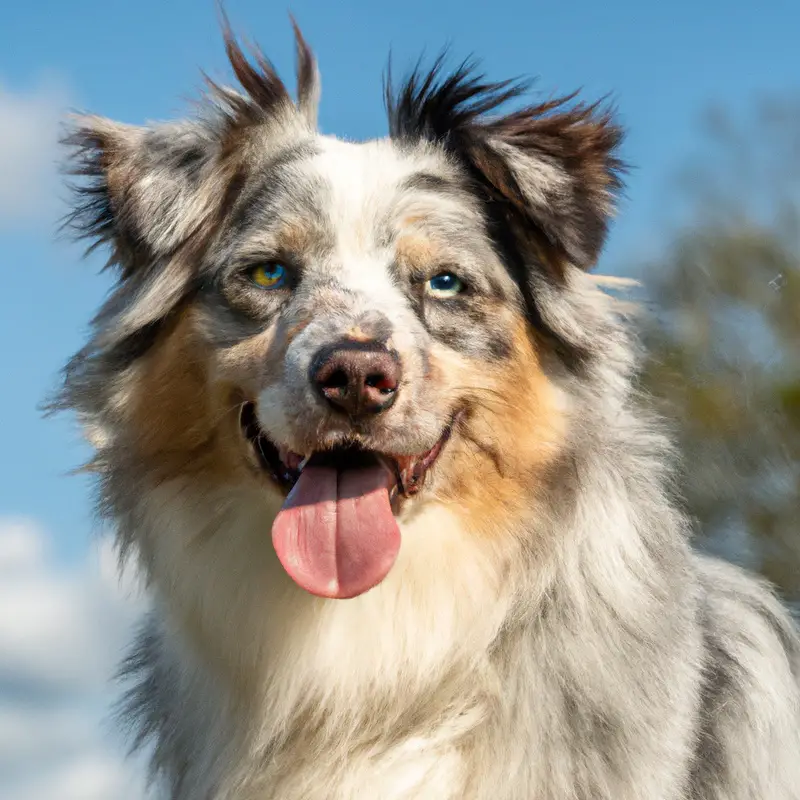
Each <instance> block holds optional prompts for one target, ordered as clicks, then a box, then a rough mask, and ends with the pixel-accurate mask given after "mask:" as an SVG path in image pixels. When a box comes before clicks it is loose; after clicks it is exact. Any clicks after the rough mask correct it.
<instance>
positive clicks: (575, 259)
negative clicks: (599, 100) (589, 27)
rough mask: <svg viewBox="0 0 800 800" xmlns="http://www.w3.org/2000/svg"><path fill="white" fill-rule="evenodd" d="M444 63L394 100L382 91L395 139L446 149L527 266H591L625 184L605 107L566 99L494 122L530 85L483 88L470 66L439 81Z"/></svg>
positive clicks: (559, 270)
mask: <svg viewBox="0 0 800 800" xmlns="http://www.w3.org/2000/svg"><path fill="white" fill-rule="evenodd" d="M441 66H442V59H439V60H438V61H437V62H436V64H435V65H434V67H433V69H432V70H431V71H430V72H429V73H428V74H427V75H422V74H420V73H419V72H415V73H414V74H413V75H412V76H411V77H410V78H409V79H408V80H407V81H406V83H405V84H404V85H403V86H402V87H401V89H400V91H399V92H398V93H397V94H395V93H394V92H393V91H392V90H391V86H387V92H386V96H387V105H388V110H389V119H390V131H391V134H392V136H393V137H396V138H401V139H402V138H405V139H409V138H422V139H427V140H429V141H433V142H436V143H438V144H440V145H442V146H443V147H444V148H445V149H446V150H447V151H448V152H449V153H451V154H452V155H453V156H454V157H455V158H456V159H457V160H458V161H459V162H460V163H461V164H462V166H464V167H465V168H466V169H467V171H468V173H469V174H470V177H471V178H472V180H473V183H474V187H475V189H476V190H477V191H478V192H479V193H481V194H482V195H483V196H484V199H485V201H486V209H487V213H488V216H489V218H490V221H491V222H492V223H494V225H495V227H497V226H498V225H500V226H501V227H502V229H503V230H504V231H505V232H507V233H511V235H512V237H513V238H514V240H515V246H516V247H517V249H518V250H520V251H521V253H520V256H521V257H522V259H523V260H524V261H526V262H527V261H528V260H529V259H530V258H535V259H536V260H537V261H538V262H539V263H540V264H541V266H542V267H544V268H545V269H546V270H547V272H549V273H550V274H551V276H552V277H561V278H563V276H564V273H565V271H566V269H567V265H568V264H569V265H572V266H573V267H577V268H579V269H583V270H587V269H590V268H591V267H592V266H593V265H594V263H595V261H596V260H597V257H598V255H599V253H600V250H601V248H602V246H603V243H604V240H605V236H606V232H607V229H608V223H609V220H610V218H611V216H612V214H613V210H614V201H615V197H616V195H617V194H618V192H619V191H620V189H621V185H622V183H621V172H622V170H623V165H622V163H621V161H620V160H619V159H618V157H617V154H616V153H617V149H618V147H619V145H620V143H621V140H622V130H621V129H620V128H619V127H618V126H617V125H616V124H615V123H614V121H613V119H612V115H611V113H610V111H608V110H606V109H603V108H601V107H600V106H599V105H598V104H595V105H584V104H581V103H573V102H572V101H573V100H574V97H575V96H574V95H572V96H569V97H566V98H561V99H557V100H551V101H548V102H544V103H541V104H539V105H533V106H527V107H524V108H521V109H519V110H516V111H512V112H510V113H508V114H506V115H501V116H491V114H492V112H495V111H497V110H498V109H499V107H500V106H502V105H504V104H505V103H506V102H508V101H510V100H514V99H517V98H518V97H520V96H521V95H522V93H523V92H524V90H525V88H526V86H525V85H523V84H514V83H510V82H506V83H487V82H484V81H483V79H482V78H481V76H474V75H473V74H472V68H471V66H470V65H463V66H462V67H461V68H460V69H459V70H457V71H456V72H455V73H453V74H452V75H450V76H448V77H442V75H441Z"/></svg>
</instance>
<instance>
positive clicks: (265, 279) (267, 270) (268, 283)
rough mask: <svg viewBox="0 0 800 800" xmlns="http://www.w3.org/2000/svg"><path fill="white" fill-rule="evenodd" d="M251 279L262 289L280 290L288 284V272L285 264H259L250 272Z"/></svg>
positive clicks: (271, 262) (270, 262) (273, 262)
mask: <svg viewBox="0 0 800 800" xmlns="http://www.w3.org/2000/svg"><path fill="white" fill-rule="evenodd" d="M250 278H251V279H252V281H253V283H255V284H256V286H259V287H261V288H262V289H280V288H281V287H282V286H284V285H285V284H286V278H287V270H286V267H284V266H283V264H278V263H277V262H276V261H268V262H267V263H266V264H258V265H257V266H255V267H253V268H252V269H251V270H250Z"/></svg>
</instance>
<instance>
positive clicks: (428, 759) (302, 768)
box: [242, 737, 464, 800]
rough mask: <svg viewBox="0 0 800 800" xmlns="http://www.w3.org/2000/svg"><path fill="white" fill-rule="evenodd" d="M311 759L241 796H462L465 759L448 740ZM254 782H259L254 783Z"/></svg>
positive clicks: (435, 799)
mask: <svg viewBox="0 0 800 800" xmlns="http://www.w3.org/2000/svg"><path fill="white" fill-rule="evenodd" d="M333 757H335V754H333V753H332V754H328V755H326V756H323V757H321V758H319V759H316V760H315V761H314V762H311V761H307V760H305V759H302V760H301V761H299V762H296V769H295V770H292V769H289V770H288V771H287V772H286V773H284V774H283V775H282V776H281V777H280V778H279V779H278V780H277V781H274V782H273V781H271V780H270V779H269V778H267V781H266V782H265V783H266V784H267V786H268V788H267V786H265V785H264V784H261V786H262V787H263V788H261V789H259V790H257V791H255V792H254V793H252V794H248V795H247V797H246V798H242V800H362V799H363V798H369V799H370V800H455V798H458V797H461V796H462V788H463V786H464V763H463V759H462V756H461V754H460V753H459V752H458V750H457V748H456V747H455V746H454V745H452V744H444V743H442V742H438V741H436V740H435V739H434V738H425V737H413V738H408V739H406V740H405V741H403V742H400V743H398V744H397V745H395V746H393V747H390V748H387V749H384V750H383V751H382V752H375V751H374V750H372V751H371V750H368V749H365V750H363V751H361V752H357V753H352V752H350V753H347V754H344V753H342V756H341V758H340V760H339V761H338V763H332V760H333ZM259 783H261V782H260V781H259Z"/></svg>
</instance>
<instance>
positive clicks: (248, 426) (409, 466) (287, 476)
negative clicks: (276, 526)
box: [240, 402, 460, 497]
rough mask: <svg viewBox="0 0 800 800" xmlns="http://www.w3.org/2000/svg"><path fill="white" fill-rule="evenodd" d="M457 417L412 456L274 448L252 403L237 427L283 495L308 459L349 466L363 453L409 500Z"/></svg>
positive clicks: (247, 406) (241, 414) (417, 489)
mask: <svg viewBox="0 0 800 800" xmlns="http://www.w3.org/2000/svg"><path fill="white" fill-rule="evenodd" d="M459 416H460V415H459V414H455V415H454V416H453V417H452V419H451V421H450V423H449V424H448V425H447V426H446V427H445V429H444V431H443V432H442V435H441V436H440V438H439V440H438V441H437V442H436V444H434V446H433V447H431V448H430V450H427V451H426V452H424V453H420V454H418V455H412V456H396V455H392V454H390V453H380V452H373V451H365V450H362V449H361V448H359V447H357V446H355V447H350V448H336V449H334V450H329V451H317V452H315V453H311V454H310V455H301V454H299V453H295V452H293V451H291V450H289V449H288V448H285V447H277V446H276V445H275V444H274V443H273V442H272V441H271V440H270V439H269V437H268V436H267V435H266V434H265V433H264V431H263V430H262V428H261V426H260V425H259V423H258V417H257V415H256V410H255V404H254V403H252V402H250V403H245V404H243V406H242V409H241V413H240V425H241V428H242V432H243V433H244V436H245V438H246V439H247V440H248V441H249V442H250V443H251V445H252V446H253V449H254V450H255V453H256V455H257V457H258V459H259V461H260V463H261V466H262V468H263V469H264V471H266V472H267V473H268V474H269V476H270V477H271V478H272V480H273V481H274V482H275V483H277V484H278V485H279V486H280V487H281V488H282V489H284V490H285V491H286V492H288V491H289V490H291V488H292V487H293V486H294V484H295V483H296V482H297V480H298V479H299V477H300V473H301V472H302V471H303V469H304V468H305V466H306V465H307V464H308V462H309V460H311V459H312V458H313V459H315V460H319V459H320V458H322V459H324V460H325V461H330V462H332V463H334V464H336V463H339V464H341V463H353V461H354V460H355V461H357V460H358V458H359V456H360V454H362V453H363V455H364V456H371V457H373V458H374V457H377V458H379V459H380V460H382V461H384V462H385V463H387V464H388V465H389V467H390V468H391V469H392V471H393V472H394V474H395V476H396V479H397V490H398V493H399V494H402V495H404V496H406V497H411V496H413V495H415V494H417V493H418V492H419V491H420V489H422V487H423V485H424V482H425V476H426V475H427V472H428V470H429V469H430V468H431V467H432V466H433V464H434V463H435V461H436V459H437V458H438V457H439V454H440V453H441V451H442V449H443V448H444V446H445V444H446V443H447V441H448V439H449V438H450V436H451V434H452V431H453V427H454V425H455V422H456V421H457V419H458V417H459Z"/></svg>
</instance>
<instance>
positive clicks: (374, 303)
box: [58, 23, 800, 800]
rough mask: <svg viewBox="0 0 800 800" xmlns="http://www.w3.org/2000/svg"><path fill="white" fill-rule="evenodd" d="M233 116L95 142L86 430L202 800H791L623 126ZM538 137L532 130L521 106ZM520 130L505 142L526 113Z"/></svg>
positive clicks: (795, 664) (148, 718)
mask: <svg viewBox="0 0 800 800" xmlns="http://www.w3.org/2000/svg"><path fill="white" fill-rule="evenodd" d="M295 34H296V41H297V74H298V81H297V92H296V98H295V99H293V98H292V96H291V95H290V93H289V91H288V90H287V88H286V86H285V84H284V83H283V82H282V81H281V79H280V78H279V77H278V75H277V74H276V72H275V70H274V68H273V66H272V65H271V64H270V62H269V61H268V60H267V59H266V57H265V56H264V55H263V54H262V53H261V52H260V51H258V50H255V51H252V52H246V51H245V50H244V49H243V48H242V47H241V45H240V44H239V43H238V40H237V39H236V37H235V36H234V34H233V33H232V32H231V29H230V26H229V25H227V23H225V25H224V38H225V46H226V50H227V55H228V58H229V60H230V63H231V66H232V70H233V72H234V73H235V75H236V78H237V79H238V82H239V84H240V85H241V86H240V89H237V90H233V89H230V88H226V87H225V86H222V85H220V84H218V83H216V82H214V81H211V80H209V86H208V90H207V92H206V94H205V95H204V99H203V101H202V103H201V104H200V106H201V107H200V110H199V112H198V114H197V115H196V116H195V117H194V118H192V119H190V120H188V121H183V122H178V123H174V124H172V123H164V124H154V125H150V126H147V127H135V126H130V125H122V124H117V123H115V122H111V121H108V120H106V119H102V118H99V117H93V116H83V117H79V118H77V119H76V120H75V121H74V124H73V126H72V128H71V132H70V134H69V136H68V140H67V141H68V143H69V145H70V147H71V148H72V150H71V161H70V164H71V167H70V171H71V172H72V174H73V176H77V177H74V178H73V187H74V189H75V196H74V205H73V211H72V213H71V216H70V219H69V222H70V224H71V225H72V226H73V227H74V229H75V230H76V231H77V233H78V234H79V235H81V236H84V237H88V239H89V240H90V241H91V243H92V246H95V247H96V246H104V247H106V248H108V250H109V252H110V263H111V264H112V265H113V267H114V269H115V270H116V276H117V282H116V284H115V287H114V289H113V291H112V293H111V294H110V296H109V298H108V299H107V302H106V303H105V305H103V307H102V308H101V310H100V311H99V313H98V315H97V317H96V318H95V320H94V322H93V328H92V332H91V335H90V338H89V341H88V343H87V344H86V345H85V347H84V348H83V349H82V350H81V351H80V352H79V353H78V354H77V355H76V356H74V358H73V359H72V360H71V361H70V362H69V364H68V365H67V367H66V368H65V373H64V382H63V387H62V388H61V390H60V397H59V399H58V405H59V406H60V407H63V408H68V409H71V410H73V411H74V412H76V413H77V416H78V418H79V420H80V421H81V423H82V425H83V427H84V429H85V431H86V436H87V438H88V440H89V441H90V442H91V443H92V445H93V448H94V451H95V455H94V458H93V460H92V462H91V464H90V465H89V468H91V469H92V470H93V471H95V472H96V473H97V478H98V483H99V498H100V499H99V506H100V510H101V512H102V513H103V514H104V515H105V516H106V517H107V518H109V519H110V520H112V521H113V523H114V526H115V529H116V531H117V532H118V542H119V547H120V552H121V553H122V555H123V556H124V557H127V556H130V555H132V556H133V557H135V559H136V560H137V563H138V564H139V566H140V568H141V571H142V574H143V575H144V576H145V578H146V581H147V583H148V586H149V590H150V596H151V600H152V608H151V611H150V613H149V615H148V618H147V620H146V622H145V623H144V625H143V628H142V631H141V633H140V636H139V638H138V639H137V641H136V643H135V645H134V646H133V648H132V650H131V653H130V655H129V657H128V658H127V660H126V661H125V663H124V665H123V668H122V674H123V675H124V676H125V677H126V679H128V680H129V681H130V684H129V685H130V691H129V693H128V694H127V695H126V697H125V700H124V707H123V710H122V714H123V719H124V721H125V722H126V724H128V725H130V726H131V727H132V728H133V730H134V732H135V736H134V740H135V744H136V745H140V746H146V747H149V748H150V752H151V760H152V773H153V776H154V779H156V780H157V781H158V782H160V784H161V785H162V787H163V788H164V790H165V792H166V796H168V797H169V798H171V800H345V799H347V800H350V799H351V798H355V799H358V798H368V799H369V800H407V799H409V798H416V799H420V800H424V799H427V800H448V799H451V800H455V799H456V798H459V799H461V798H464V799H467V800H489V799H491V800H533V798H536V800H589V799H590V798H591V799H592V800H690V798H691V799H692V800H746V799H747V800H756V799H758V800H796V798H800V686H799V676H800V638H799V637H798V631H797V629H796V627H795V625H794V623H793V621H792V619H791V617H790V615H789V613H788V612H787V611H786V610H785V609H784V608H783V607H782V605H781V604H780V602H779V601H778V599H776V597H775V596H774V595H773V593H772V591H771V589H770V588H769V587H768V586H766V585H765V584H764V583H762V582H760V581H759V579H757V578H756V577H755V576H751V575H748V574H746V573H745V572H743V571H740V570H739V569H738V568H735V567H733V566H730V565H728V564H726V563H723V562H721V561H718V560H715V559H713V558H710V557H707V556H705V555H702V554H700V553H698V552H695V551H694V550H693V549H692V547H691V544H690V536H691V526H690V524H689V522H688V521H687V517H686V516H685V515H684V514H683V512H682V511H681V509H680V502H679V500H678V497H677V491H676V485H675V484H676V482H675V480H674V477H673V476H674V474H675V460H676V459H675V455H674V453H673V452H672V449H671V446H670V441H669V436H668V435H667V434H666V433H665V431H664V428H663V425H662V423H661V422H660V420H659V418H658V417H657V416H656V415H654V414H653V413H652V412H651V411H650V410H649V405H648V402H647V398H645V397H642V396H641V394H640V392H639V390H638V389H637V384H636V375H637V368H638V365H639V364H640V363H641V357H642V353H641V350H642V348H641V346H640V344H639V339H638V338H637V334H636V325H635V324H634V321H633V320H632V318H631V315H630V314H628V313H626V310H625V308H624V307H623V304H622V298H620V297H619V296H615V294H614V293H613V292H609V291H607V287H605V288H604V287H603V285H602V280H601V279H599V278H595V277H592V276H591V275H590V274H589V270H590V268H592V267H593V266H594V264H595V262H596V260H597V258H598V254H599V252H600V250H601V248H602V245H603V241H604V238H605V235H606V231H607V228H608V225H609V220H610V218H611V216H612V214H613V209H614V205H615V199H616V198H617V197H618V195H619V192H620V191H621V187H622V182H623V181H622V178H623V174H624V164H623V163H622V161H621V160H620V145H621V141H622V136H623V134H622V130H621V129H620V127H619V126H618V124H617V123H616V121H615V114H614V112H613V109H610V108H609V107H608V106H607V105H606V104H604V103H599V104H586V103H585V102H582V101H580V100H579V99H578V98H577V96H575V95H573V96H569V97H566V98H561V99H552V100H548V101H546V102H541V103H538V104H536V103H534V104H528V105H525V101H524V97H525V93H526V90H527V87H526V85H525V84H523V83H516V82H503V83H492V82H490V81H488V80H486V79H485V78H484V77H483V76H482V75H480V74H479V73H478V72H477V71H476V68H475V66H474V65H473V64H472V63H465V64H464V65H462V66H461V67H459V68H457V69H455V70H454V71H452V72H449V71H448V70H447V69H446V67H445V64H444V62H443V60H442V59H439V60H438V61H436V62H435V63H434V65H433V66H432V68H430V69H429V70H427V69H423V68H422V67H421V66H418V67H417V69H416V70H414V71H413V72H412V73H411V75H410V76H409V77H408V78H407V79H406V80H405V81H404V82H402V83H401V84H400V85H399V86H395V85H394V83H393V81H392V78H391V75H389V78H388V81H387V83H386V86H387V88H386V101H387V107H388V118H389V131H390V132H389V135H388V136H387V138H385V139H381V140H377V141H368V142H363V143H353V142H348V141H342V140H340V139H337V138H333V137H331V136H327V135H322V134H320V133H319V132H318V129H317V123H316V116H317V107H318V100H319V95H320V88H319V87H320V83H319V75H318V69H317V66H316V62H315V59H314V57H313V55H312V53H311V51H310V49H309V47H308V45H307V44H306V42H305V41H304V39H303V37H302V35H301V34H300V32H299V31H298V30H297V29H296V27H295ZM509 104H511V105H509ZM511 106H513V108H512V110H509V108H511Z"/></svg>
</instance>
